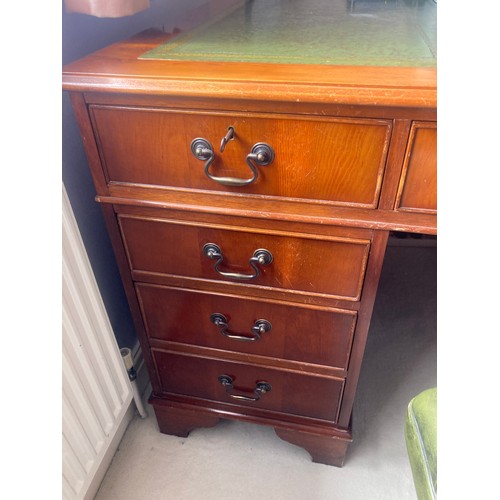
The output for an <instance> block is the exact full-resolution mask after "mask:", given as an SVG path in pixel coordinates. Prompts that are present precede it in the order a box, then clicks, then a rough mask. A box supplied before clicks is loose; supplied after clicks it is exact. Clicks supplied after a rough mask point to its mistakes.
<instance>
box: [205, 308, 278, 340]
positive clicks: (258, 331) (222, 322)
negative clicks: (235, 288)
mask: <svg viewBox="0 0 500 500" xmlns="http://www.w3.org/2000/svg"><path fill="white" fill-rule="evenodd" d="M210 321H211V322H212V323H213V324H214V325H215V326H218V327H219V331H220V333H222V335H224V336H225V337H227V338H229V339H233V340H241V341H243V342H254V341H256V340H260V336H261V335H262V334H263V333H266V332H269V331H271V328H272V325H271V323H269V321H267V320H266V319H258V320H256V321H255V322H254V324H253V326H252V327H251V329H250V331H251V333H250V335H244V334H240V333H233V332H230V331H229V324H228V323H229V322H228V320H227V318H226V317H225V316H224V315H223V314H221V313H213V314H211V315H210Z"/></svg>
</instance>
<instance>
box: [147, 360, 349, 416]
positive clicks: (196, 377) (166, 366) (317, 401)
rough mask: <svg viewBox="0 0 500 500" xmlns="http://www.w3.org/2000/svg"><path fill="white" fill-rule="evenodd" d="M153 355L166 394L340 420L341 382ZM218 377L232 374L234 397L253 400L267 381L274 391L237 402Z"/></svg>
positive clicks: (245, 366)
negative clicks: (238, 395) (256, 399)
mask: <svg viewBox="0 0 500 500" xmlns="http://www.w3.org/2000/svg"><path fill="white" fill-rule="evenodd" d="M153 356H154V359H155V363H156V366H157V369H158V373H159V374H160V380H161V384H162V389H163V392H164V393H165V394H169V393H173V394H180V395H185V396H193V397H196V398H202V399H205V400H212V401H220V402H224V403H228V404H233V405H237V406H243V407H248V406H250V407H253V408H262V409H267V410H274V411H278V412H282V413H290V414H295V415H300V416H305V417H311V418H317V419H322V420H328V421H331V422H334V421H335V420H336V419H337V414H338V409H339V404H340V399H341V396H342V389H343V385H344V382H343V380H342V379H334V378H326V377H325V378H323V377H317V376H309V375H300V374H296V373H290V372H281V371H279V370H273V369H269V368H263V367H254V366H251V365H245V364H237V363H230V362H226V361H219V360H211V359H203V358H197V357H192V356H182V355H178V354H172V353H166V352H162V351H158V350H154V351H153ZM219 375H229V376H230V377H231V378H232V379H233V381H234V387H235V389H234V391H233V393H234V394H240V395H245V396H249V397H252V396H253V390H254V389H255V387H256V384H257V383H258V382H260V381H265V382H268V383H269V384H270V385H271V391H270V392H268V393H266V394H264V395H263V396H262V398H261V399H260V400H259V401H253V402H245V401H241V400H235V399H233V398H231V397H230V395H229V394H228V393H227V392H226V390H225V388H224V387H223V386H222V385H221V384H220V382H219V381H218V377H219ZM325 394H328V398H325Z"/></svg>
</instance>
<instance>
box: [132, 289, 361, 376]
mask: <svg viewBox="0 0 500 500" xmlns="http://www.w3.org/2000/svg"><path fill="white" fill-rule="evenodd" d="M136 289H137V293H138V296H139V301H140V303H141V307H142V311H143V316H144V318H145V323H146V329H147V331H148V334H149V337H150V338H153V339H158V340H165V341H170V342H178V343H183V344H191V345H199V346H206V347H211V348H215V349H223V350H226V351H237V352H241V353H248V354H257V355H261V356H266V357H269V358H273V357H274V358H282V359H288V360H294V361H300V362H305V363H313V364H319V365H326V366H332V367H338V368H341V369H346V368H347V363H348V360H349V354H350V351H351V344H352V338H353V334H354V327H355V324H356V312H355V311H342V310H338V309H337V310H334V309H328V308H305V307H297V306H290V305H286V304H284V303H279V302H276V301H273V302H267V301H257V300H251V299H249V298H246V297H245V298H236V297H228V296H224V295H222V294H214V293H212V294H208V293H203V292H199V291H188V290H178V289H175V288H168V287H159V286H154V285H148V284H144V283H138V284H136ZM213 313H220V314H223V315H224V316H225V317H226V318H227V324H228V329H227V333H229V334H230V335H239V336H244V337H248V338H250V337H252V336H254V332H253V331H252V326H253V325H254V323H255V321H257V320H259V319H265V320H267V321H269V323H270V324H271V330H270V331H268V332H265V333H263V334H262V335H261V336H260V339H258V340H254V341H243V340H237V339H232V338H228V337H226V336H224V335H223V334H222V332H221V328H220V327H218V326H216V325H215V324H214V323H213V322H212V321H211V320H210V316H211V315H212V314H213Z"/></svg>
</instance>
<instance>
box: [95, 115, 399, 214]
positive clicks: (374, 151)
mask: <svg viewBox="0 0 500 500" xmlns="http://www.w3.org/2000/svg"><path fill="white" fill-rule="evenodd" d="M90 109H91V116H92V118H93V121H94V130H95V131H96V135H97V141H98V144H99V147H100V150H101V155H102V157H103V160H104V165H105V169H106V173H107V179H108V182H127V183H135V184H151V185H157V186H170V187H177V188H184V189H201V190H214V191H223V192H233V193H238V194H240V195H242V196H244V195H248V194H259V195H267V196H284V197H288V198H305V199H312V200H325V201H330V202H332V203H335V204H338V205H351V206H361V207H369V208H375V207H376V206H377V202H378V196H379V192H380V187H381V184H382V175H383V171H384V166H385V159H386V155H387V149H388V144H389V139H390V133H391V122H390V121H383V120H362V119H338V118H324V117H321V118H320V117H317V118H311V117H304V116H301V115H275V114H270V113H266V114H260V115H259V114H248V113H237V112H232V113H220V112H219V113H216V112H215V111H213V112H211V113H209V112H206V113H202V112H201V111H199V110H182V111H180V110H172V109H165V108H150V109H143V108H131V107H103V106H92V107H91V108H90ZM229 127H233V129H234V134H235V137H234V139H232V140H230V141H229V142H228V144H227V146H226V148H225V149H224V152H223V153H221V152H220V151H219V145H220V143H221V139H222V138H223V137H224V136H225V134H226V132H227V130H228V128H229ZM117 129H120V134H119V135H117V134H116V133H115V131H116V130H117ZM196 138H204V139H206V140H207V141H209V142H210V143H211V144H212V146H213V147H214V149H215V161H214V163H213V164H212V165H211V167H210V173H211V174H212V175H214V176H217V177H235V178H239V179H248V178H250V177H251V171H250V169H249V166H248V165H247V163H246V161H245V159H246V157H247V155H248V154H249V153H250V151H251V149H252V147H253V146H254V145H255V144H258V143H262V142H264V143H266V144H269V145H270V146H271V148H272V149H273V150H274V153H275V158H274V161H273V162H272V163H271V164H270V165H267V166H261V167H260V166H259V167H258V168H257V170H258V177H257V180H256V181H255V182H253V183H252V184H249V185H247V186H242V187H230V186H226V185H222V184H220V183H218V182H217V181H216V180H212V179H209V178H208V177H207V176H206V175H205V173H204V164H205V162H204V161H201V160H199V159H197V158H195V157H194V155H193V154H192V152H191V150H190V144H191V141H192V140H194V139H196ZM346 145H349V147H346ZM292 165H293V167H291V166H292ZM252 202H253V203H255V202H256V201H252Z"/></svg>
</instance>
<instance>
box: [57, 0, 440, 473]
mask: <svg viewBox="0 0 500 500" xmlns="http://www.w3.org/2000/svg"><path fill="white" fill-rule="evenodd" d="M433 23H435V5H434V4H433V3H432V2H423V3H422V2H420V3H413V4H412V5H409V4H408V5H407V4H405V3H403V2H388V3H387V2H386V3H384V2H366V3H362V2H359V1H356V2H345V1H341V0H329V1H325V0H315V1H311V0H307V1H306V0H304V1H297V2H287V1H284V0H261V1H259V0H254V1H252V2H246V3H243V4H242V5H241V6H240V7H239V8H236V9H232V10H229V11H228V12H226V13H225V15H224V16H220V17H219V18H217V19H215V20H214V19H207V23H205V24H204V25H203V26H201V27H199V28H198V29H196V30H194V31H193V32H192V33H181V34H180V35H177V36H172V35H168V34H165V33H162V32H159V31H154V30H150V31H148V32H145V33H142V34H140V35H138V36H136V37H133V38H132V39H130V40H128V41H125V42H121V43H117V44H114V45H112V46H110V47H107V48H105V49H103V50H100V51H98V52H96V53H94V54H92V55H90V56H88V57H86V58H84V59H82V60H80V61H76V62H74V63H71V64H69V65H67V66H66V67H65V68H64V73H63V88H64V89H65V90H66V91H68V92H69V93H70V95H71V100H72V104H73V107H74V111H75V114H76V117H77V121H78V124H79V127H80V130H81V135H82V138H83V141H84V145H85V149H86V153H87V157H88V162H89V165H90V169H91V172H92V176H93V180H94V183H95V187H96V190H97V201H98V202H99V203H100V204H101V206H102V209H103V212H104V215H105V219H106V223H107V227H108V230H109V234H110V237H111V240H112V244H113V247H114V251H115V253H116V259H117V262H118V265H119V269H120V272H121V276H122V279H123V284H124V287H125V290H126V294H127V297H128V301H129V303H130V307H131V310H132V313H133V317H134V321H135V326H136V329H137V334H138V337H139V341H140V344H141V347H142V351H143V353H144V357H145V360H146V364H147V367H148V371H149V376H150V379H151V384H152V395H151V398H150V403H151V404H152V406H153V407H154V410H155V413H156V418H157V420H158V424H159V428H160V431H161V432H163V433H167V434H174V435H178V436H187V435H188V433H189V432H190V431H191V430H192V429H195V428H197V427H210V426H213V425H215V424H216V423H217V422H218V421H219V419H239V420H244V421H248V422H254V423H258V424H264V425H270V426H272V427H274V429H275V430H276V433H277V434H278V436H280V437H281V438H282V439H285V440H286V441H289V442H291V443H294V444H296V445H298V446H301V447H303V448H305V449H306V450H307V451H309V453H310V454H311V456H312V458H313V460H314V461H316V462H320V463H325V464H331V465H337V466H340V465H342V464H343V461H344V456H345V454H346V450H347V447H348V444H349V443H350V442H351V413H352V407H353V401H354V397H355V392H356V385H357V382H358V377H359V373H360V368H361V363H362V358H363V352H364V348H365V343H366V339H367V334H368V328H369V323H370V317H371V313H372V309H373V304H374V300H375V296H376V290H377V282H378V279H379V276H380V271H381V267H382V262H383V258H384V252H385V247H386V242H387V238H388V234H389V231H409V232H416V233H426V234H435V233H436V69H435V52H434V47H435V46H434V45H433V43H434V41H435V38H433V35H432V33H433V28H435V25H434V24H433ZM434 36H435V35H434Z"/></svg>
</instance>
